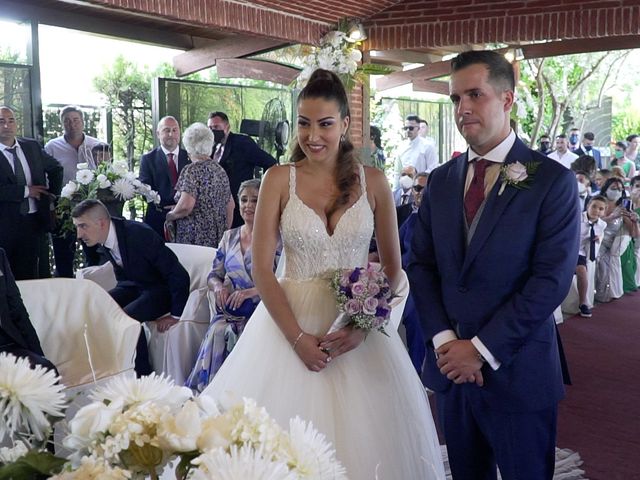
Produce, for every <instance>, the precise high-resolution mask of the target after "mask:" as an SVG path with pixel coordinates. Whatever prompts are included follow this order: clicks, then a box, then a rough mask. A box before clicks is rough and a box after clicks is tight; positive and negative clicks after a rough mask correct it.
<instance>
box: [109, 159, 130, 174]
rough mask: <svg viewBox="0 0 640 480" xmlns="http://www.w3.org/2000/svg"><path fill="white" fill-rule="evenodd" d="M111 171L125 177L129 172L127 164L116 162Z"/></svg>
mask: <svg viewBox="0 0 640 480" xmlns="http://www.w3.org/2000/svg"><path fill="white" fill-rule="evenodd" d="M111 169H112V170H113V172H114V173H116V174H118V175H124V174H126V173H127V172H128V171H129V169H128V168H127V164H126V163H124V162H115V163H114V164H113V165H112V166H111Z"/></svg>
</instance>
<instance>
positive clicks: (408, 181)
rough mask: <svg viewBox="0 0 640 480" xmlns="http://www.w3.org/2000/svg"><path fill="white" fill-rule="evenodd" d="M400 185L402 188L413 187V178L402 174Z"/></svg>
mask: <svg viewBox="0 0 640 480" xmlns="http://www.w3.org/2000/svg"><path fill="white" fill-rule="evenodd" d="M400 186H401V187H402V188H403V189H404V190H409V189H410V188H411V187H413V178H411V177H410V176H409V175H403V176H402V177H400Z"/></svg>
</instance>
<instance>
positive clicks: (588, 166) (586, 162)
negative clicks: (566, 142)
mask: <svg viewBox="0 0 640 480" xmlns="http://www.w3.org/2000/svg"><path fill="white" fill-rule="evenodd" d="M571 170H573V171H574V172H584V173H585V174H586V175H587V177H589V179H591V178H593V177H594V176H595V174H596V172H597V171H598V169H597V167H596V161H595V159H594V158H593V157H591V156H589V155H581V156H579V157H578V158H576V159H575V160H574V161H573V162H572V163H571Z"/></svg>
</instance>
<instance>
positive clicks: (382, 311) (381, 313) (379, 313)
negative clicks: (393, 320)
mask: <svg viewBox="0 0 640 480" xmlns="http://www.w3.org/2000/svg"><path fill="white" fill-rule="evenodd" d="M389 313H391V312H390V311H389V310H388V309H386V308H383V307H378V308H376V317H382V318H389Z"/></svg>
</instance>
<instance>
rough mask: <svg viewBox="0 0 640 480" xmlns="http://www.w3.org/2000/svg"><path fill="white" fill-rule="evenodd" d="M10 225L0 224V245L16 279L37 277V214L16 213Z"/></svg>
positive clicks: (38, 241) (38, 231) (41, 234)
mask: <svg viewBox="0 0 640 480" xmlns="http://www.w3.org/2000/svg"><path fill="white" fill-rule="evenodd" d="M10 223H11V225H6V224H5V225H2V226H0V247H1V248H3V249H4V251H5V252H6V253H7V258H8V259H9V265H10V266H11V271H12V272H13V276H14V277H15V279H16V280H33V279H35V278H38V254H39V248H40V243H41V237H42V236H44V235H45V233H44V232H42V231H41V230H40V229H39V228H38V215H37V214H35V213H31V214H29V215H17V216H15V217H14V218H13V219H12V221H11V222H10Z"/></svg>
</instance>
